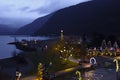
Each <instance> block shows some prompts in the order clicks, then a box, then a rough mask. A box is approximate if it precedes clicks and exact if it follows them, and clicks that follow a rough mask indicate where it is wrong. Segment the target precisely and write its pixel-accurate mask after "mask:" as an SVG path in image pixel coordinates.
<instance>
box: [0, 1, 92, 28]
mask: <svg viewBox="0 0 120 80" xmlns="http://www.w3.org/2000/svg"><path fill="white" fill-rule="evenodd" d="M86 1H90V0H0V24H7V25H10V26H14V27H20V26H23V25H25V24H28V23H30V22H32V21H33V20H35V19H37V18H38V17H41V16H45V15H47V14H49V13H51V12H54V11H56V10H58V9H61V8H64V7H68V6H71V5H75V4H78V3H82V2H86Z"/></svg>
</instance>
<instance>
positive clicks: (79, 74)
mask: <svg viewBox="0 0 120 80" xmlns="http://www.w3.org/2000/svg"><path fill="white" fill-rule="evenodd" d="M75 74H76V75H77V80H82V77H81V72H80V71H76V72H75Z"/></svg>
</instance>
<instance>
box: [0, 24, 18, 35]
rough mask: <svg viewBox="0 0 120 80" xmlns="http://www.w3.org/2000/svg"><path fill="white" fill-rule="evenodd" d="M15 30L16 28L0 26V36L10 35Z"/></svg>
mask: <svg viewBox="0 0 120 80" xmlns="http://www.w3.org/2000/svg"><path fill="white" fill-rule="evenodd" d="M16 30H17V29H16V28H12V27H9V26H7V25H3V24H0V35H12V34H14V32H15V31H16Z"/></svg>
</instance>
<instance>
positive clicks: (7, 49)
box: [0, 36, 49, 59]
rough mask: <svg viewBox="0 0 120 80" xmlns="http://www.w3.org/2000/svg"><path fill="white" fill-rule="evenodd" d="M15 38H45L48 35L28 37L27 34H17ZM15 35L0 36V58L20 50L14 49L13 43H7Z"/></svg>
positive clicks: (7, 56) (13, 38) (11, 40)
mask: <svg viewBox="0 0 120 80" xmlns="http://www.w3.org/2000/svg"><path fill="white" fill-rule="evenodd" d="M16 39H18V40H22V39H27V40H33V39H40V40H46V39H49V38H48V37H28V36H22V37H21V36H17V37H16ZM14 40H15V36H0V59H4V58H9V57H11V56H12V54H13V52H15V51H16V52H20V50H18V49H16V47H15V46H14V45H8V44H7V43H9V42H14Z"/></svg>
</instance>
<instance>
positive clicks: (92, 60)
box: [90, 57, 96, 65]
mask: <svg viewBox="0 0 120 80" xmlns="http://www.w3.org/2000/svg"><path fill="white" fill-rule="evenodd" d="M90 64H91V65H94V64H96V59H95V58H94V57H91V58H90Z"/></svg>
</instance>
